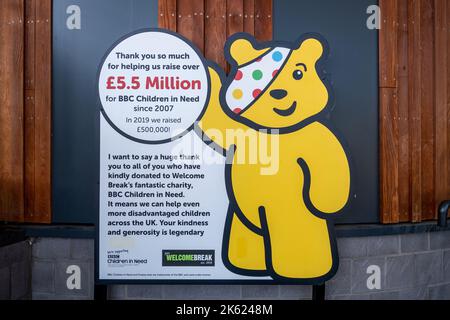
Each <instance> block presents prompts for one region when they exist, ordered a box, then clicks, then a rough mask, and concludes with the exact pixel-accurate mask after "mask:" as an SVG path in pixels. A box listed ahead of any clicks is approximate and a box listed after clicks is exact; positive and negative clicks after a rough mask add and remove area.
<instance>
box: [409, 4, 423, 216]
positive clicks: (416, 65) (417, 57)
mask: <svg viewBox="0 0 450 320" xmlns="http://www.w3.org/2000/svg"><path fill="white" fill-rule="evenodd" d="M408 12H409V37H408V57H409V63H408V65H409V73H410V74H411V76H410V77H409V83H408V87H409V101H410V102H409V109H410V130H409V137H410V152H411V214H412V217H411V220H412V222H420V221H421V220H422V145H421V103H422V96H421V92H420V90H421V86H422V83H421V82H422V77H421V72H422V68H421V67H420V65H421V60H422V59H421V57H422V54H421V50H420V44H421V32H420V29H421V18H420V14H421V10H420V0H411V1H410V2H408Z"/></svg>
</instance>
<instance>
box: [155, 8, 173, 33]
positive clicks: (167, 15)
mask: <svg viewBox="0 0 450 320" xmlns="http://www.w3.org/2000/svg"><path fill="white" fill-rule="evenodd" d="M158 26H159V27H160V28H163V29H168V30H171V31H174V32H175V31H177V0H159V1H158Z"/></svg>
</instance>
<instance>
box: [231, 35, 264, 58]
mask: <svg viewBox="0 0 450 320" xmlns="http://www.w3.org/2000/svg"><path fill="white" fill-rule="evenodd" d="M255 41H256V40H254V39H252V38H251V37H250V36H249V35H246V36H245V37H244V36H242V35H236V36H235V37H233V38H231V39H230V40H229V42H228V43H227V46H226V47H227V48H228V50H229V52H228V54H229V55H230V57H231V58H232V59H233V60H234V61H236V63H237V65H243V64H246V63H247V62H250V61H253V60H255V59H256V58H258V57H259V56H261V55H262V54H264V53H265V52H267V51H268V50H269V48H265V49H262V50H258V49H256V48H255V47H254V46H253V43H254V42H255Z"/></svg>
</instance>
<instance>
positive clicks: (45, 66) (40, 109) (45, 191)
mask: <svg viewBox="0 0 450 320" xmlns="http://www.w3.org/2000/svg"><path fill="white" fill-rule="evenodd" d="M51 9H52V1H51V0H39V1H36V22H35V28H36V29H35V34H36V41H37V43H39V45H38V46H36V48H35V78H36V83H35V99H34V108H35V125H34V166H35V172H34V211H30V212H25V215H26V220H27V221H28V222H39V223H46V222H50V220H51V72H50V70H51V48H52V47H51V44H52V39H51V25H52V24H51V13H52V10H51Z"/></svg>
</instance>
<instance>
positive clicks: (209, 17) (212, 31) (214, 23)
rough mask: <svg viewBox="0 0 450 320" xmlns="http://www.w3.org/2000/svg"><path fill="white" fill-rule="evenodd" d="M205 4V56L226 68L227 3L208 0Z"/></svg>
mask: <svg viewBox="0 0 450 320" xmlns="http://www.w3.org/2000/svg"><path fill="white" fill-rule="evenodd" d="M205 6H206V7H205V12H206V13H205V14H206V15H205V57H206V58H207V59H208V60H212V61H214V62H216V63H217V64H218V65H219V66H220V67H221V68H222V69H223V70H225V69H226V67H227V63H226V61H225V57H224V54H223V47H224V44H225V41H226V39H227V27H226V26H227V23H226V21H227V17H226V11H227V3H226V1H225V0H208V1H206V2H205Z"/></svg>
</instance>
